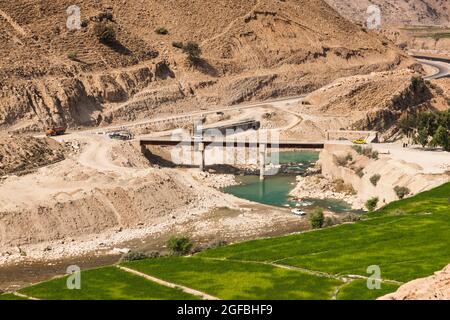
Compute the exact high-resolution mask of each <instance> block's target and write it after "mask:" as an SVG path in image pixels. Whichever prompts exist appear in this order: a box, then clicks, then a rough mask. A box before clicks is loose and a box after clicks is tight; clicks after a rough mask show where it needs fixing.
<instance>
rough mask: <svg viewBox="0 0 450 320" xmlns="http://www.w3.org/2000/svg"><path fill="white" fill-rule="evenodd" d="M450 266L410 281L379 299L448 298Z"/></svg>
mask: <svg viewBox="0 0 450 320" xmlns="http://www.w3.org/2000/svg"><path fill="white" fill-rule="evenodd" d="M449 299H450V266H447V267H446V268H444V269H443V270H442V271H439V272H436V273H435V274H434V275H433V276H431V277H428V278H423V279H418V280H414V281H411V282H409V283H407V284H405V285H403V286H401V287H400V289H398V291H397V292H395V293H392V294H388V295H386V296H384V297H381V298H380V299H379V300H449Z"/></svg>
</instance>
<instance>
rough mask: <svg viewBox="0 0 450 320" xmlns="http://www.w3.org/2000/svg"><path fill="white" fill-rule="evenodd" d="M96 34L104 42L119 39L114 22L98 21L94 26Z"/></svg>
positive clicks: (108, 42) (110, 42)
mask: <svg viewBox="0 0 450 320" xmlns="http://www.w3.org/2000/svg"><path fill="white" fill-rule="evenodd" d="M94 32H95V35H96V36H97V38H98V40H99V41H100V42H102V43H106V44H112V43H115V42H116V41H117V38H116V36H117V32H116V28H115V26H114V25H113V24H112V23H108V22H98V23H97V24H96V25H95V27H94Z"/></svg>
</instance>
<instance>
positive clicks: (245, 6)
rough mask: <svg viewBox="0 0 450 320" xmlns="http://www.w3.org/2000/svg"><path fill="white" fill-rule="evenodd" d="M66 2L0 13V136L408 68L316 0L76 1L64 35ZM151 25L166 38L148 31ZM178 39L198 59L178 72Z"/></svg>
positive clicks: (181, 62)
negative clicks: (104, 35)
mask: <svg viewBox="0 0 450 320" xmlns="http://www.w3.org/2000/svg"><path fill="white" fill-rule="evenodd" d="M71 4H72V3H69V2H68V1H66V0H57V1H54V0H52V1H41V2H40V3H39V4H37V3H35V2H34V1H32V0H20V1H14V2H7V3H6V2H5V3H4V5H2V10H3V11H2V12H3V13H4V16H0V30H1V34H2V35H4V36H3V38H2V40H3V46H2V48H1V49H0V53H1V54H2V57H3V58H2V61H1V62H0V66H1V72H0V82H1V83H2V86H1V90H0V128H2V129H8V130H18V131H20V130H39V129H40V128H41V127H42V126H43V125H44V124H45V123H61V122H63V123H66V124H68V125H69V126H70V127H77V126H96V125H102V124H107V123H110V122H113V121H130V120H135V119H140V118H143V117H149V116H155V115H157V114H161V113H166V114H167V113H173V112H180V110H183V111H190V110H194V109H198V107H199V105H202V106H209V105H215V104H232V103H238V102H242V101H248V100H252V99H266V98H270V97H277V96H286V95H296V94H303V93H306V92H310V91H312V90H314V89H317V88H319V87H321V86H322V85H324V84H327V83H330V82H331V81H332V80H333V79H335V78H336V77H343V76H350V75H354V74H366V73H370V72H372V71H380V70H390V69H394V68H397V67H399V66H408V65H411V64H414V62H413V61H412V60H410V59H409V58H408V57H407V56H406V55H404V54H403V53H401V52H400V51H398V50H397V49H396V48H395V47H394V46H393V45H392V44H390V43H388V42H386V41H385V40H383V39H381V38H379V37H378V36H377V35H376V34H375V33H372V32H367V31H366V30H364V29H363V28H361V27H358V26H356V25H354V24H352V23H350V22H349V21H347V20H345V19H343V18H341V17H340V16H339V15H338V14H337V13H336V12H335V11H334V10H333V9H331V8H330V7H329V6H328V5H327V4H325V3H324V2H323V1H321V0H304V1H302V2H301V3H298V2H297V1H291V0H289V1H278V2H273V1H268V0H259V1H248V2H245V3H242V2H241V1H236V0H227V1H210V2H208V5H205V4H204V1H200V0H196V1H192V0H190V1H185V0H183V1H179V0H177V1H174V0H172V1H169V2H168V1H165V2H164V3H161V2H159V1H156V0H152V1H146V2H144V3H143V2H142V1H137V0H132V1H128V2H127V6H126V8H125V7H124V6H123V4H122V2H121V1H108V2H106V1H98V2H95V3H93V2H92V1H86V0H84V1H79V2H78V4H77V5H78V6H79V7H80V8H81V14H82V16H81V18H82V22H83V23H82V25H81V29H80V30H72V31H71V30H68V29H67V27H66V22H67V12H66V10H67V7H68V6H69V5H71ZM25 12H26V14H25ZM143 15H146V16H147V17H149V18H148V19H143V18H140V17H142V16H143ZM5 17H7V18H5ZM187 17H188V18H187ZM101 21H103V22H107V23H109V24H111V25H112V26H113V27H114V28H115V30H116V40H117V41H116V42H114V43H113V44H111V43H110V44H105V43H102V42H100V41H99V40H98V37H97V36H96V33H95V30H96V26H97V25H98V23H99V22H101ZM161 26H164V27H165V28H166V29H167V30H168V34H166V35H161V34H158V33H156V32H155V31H154V30H155V29H156V28H158V27H161ZM180 41H182V42H184V43H186V42H188V41H195V42H197V43H198V44H199V45H200V46H201V48H202V51H203V55H202V59H200V60H198V61H197V63H196V64H194V65H192V64H189V63H188V62H187V60H186V55H185V54H184V53H183V52H182V50H180V49H179V48H177V47H176V46H174V45H173V43H174V42H180Z"/></svg>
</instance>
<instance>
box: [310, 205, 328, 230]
mask: <svg viewBox="0 0 450 320" xmlns="http://www.w3.org/2000/svg"><path fill="white" fill-rule="evenodd" d="M309 223H310V224H311V228H313V229H320V228H322V227H323V226H324V223H325V216H324V214H323V210H321V209H316V210H315V211H314V212H313V213H312V214H311V216H310V217H309Z"/></svg>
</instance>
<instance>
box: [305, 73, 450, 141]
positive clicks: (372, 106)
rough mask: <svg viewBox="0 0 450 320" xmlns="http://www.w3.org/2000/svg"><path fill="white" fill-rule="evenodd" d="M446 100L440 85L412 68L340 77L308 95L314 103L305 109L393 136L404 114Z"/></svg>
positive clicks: (348, 125)
mask: <svg viewBox="0 0 450 320" xmlns="http://www.w3.org/2000/svg"><path fill="white" fill-rule="evenodd" d="M445 99H446V97H445V92H444V91H443V89H440V88H438V86H437V85H432V84H429V83H426V82H424V81H423V80H422V78H421V77H419V76H417V74H415V73H413V72H412V71H411V70H399V71H389V72H381V73H372V74H370V75H365V76H354V77H348V78H342V79H338V80H336V81H334V82H333V83H332V84H330V85H328V86H325V87H323V88H321V89H319V90H317V91H315V92H313V93H311V94H310V95H308V97H307V100H308V102H309V103H310V104H311V106H309V107H306V106H305V107H304V108H308V109H310V110H311V112H312V113H315V114H317V115H325V116H327V117H335V118H336V119H340V122H339V125H340V126H341V128H346V129H352V130H377V131H381V132H382V133H383V136H384V137H385V138H389V137H390V136H391V135H392V134H393V133H395V132H396V124H397V120H398V119H400V118H401V117H402V116H404V115H406V114H408V113H411V112H416V111H422V110H430V109H437V104H438V103H440V104H444V101H445ZM434 104H436V105H434Z"/></svg>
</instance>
